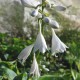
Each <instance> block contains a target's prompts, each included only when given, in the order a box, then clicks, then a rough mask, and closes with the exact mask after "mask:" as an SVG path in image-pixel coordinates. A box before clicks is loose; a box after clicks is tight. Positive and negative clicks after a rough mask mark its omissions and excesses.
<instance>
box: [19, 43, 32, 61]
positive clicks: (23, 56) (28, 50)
mask: <svg viewBox="0 0 80 80" xmlns="http://www.w3.org/2000/svg"><path fill="white" fill-rule="evenodd" d="M32 48H33V44H32V45H30V46H27V47H26V48H25V49H23V50H22V51H21V53H20V54H19V55H18V59H19V61H22V63H24V62H25V60H26V59H27V57H28V56H29V55H30V53H31V50H32Z"/></svg>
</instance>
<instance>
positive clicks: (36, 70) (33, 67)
mask: <svg viewBox="0 0 80 80" xmlns="http://www.w3.org/2000/svg"><path fill="white" fill-rule="evenodd" d="M29 73H30V74H33V76H36V77H39V76H40V72H39V67H38V63H37V61H36V57H35V53H34V57H33V63H32V65H31V69H30V72H29Z"/></svg>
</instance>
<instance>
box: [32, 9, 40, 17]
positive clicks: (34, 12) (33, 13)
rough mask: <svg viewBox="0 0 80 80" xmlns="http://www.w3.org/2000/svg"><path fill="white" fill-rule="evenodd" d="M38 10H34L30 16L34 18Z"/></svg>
mask: <svg viewBox="0 0 80 80" xmlns="http://www.w3.org/2000/svg"><path fill="white" fill-rule="evenodd" d="M38 10H39V8H37V9H36V10H34V11H32V13H31V16H33V17H35V16H37V15H38Z"/></svg>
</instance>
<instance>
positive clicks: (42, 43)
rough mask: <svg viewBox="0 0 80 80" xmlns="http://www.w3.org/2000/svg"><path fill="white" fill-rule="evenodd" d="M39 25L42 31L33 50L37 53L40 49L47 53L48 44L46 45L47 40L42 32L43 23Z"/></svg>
mask: <svg viewBox="0 0 80 80" xmlns="http://www.w3.org/2000/svg"><path fill="white" fill-rule="evenodd" d="M39 27H40V31H39V33H38V35H37V38H36V41H35V44H34V49H33V52H34V53H35V52H36V51H37V50H39V51H40V52H42V53H45V52H46V49H47V45H46V41H45V39H44V36H43V35H42V32H41V24H40V26H39Z"/></svg>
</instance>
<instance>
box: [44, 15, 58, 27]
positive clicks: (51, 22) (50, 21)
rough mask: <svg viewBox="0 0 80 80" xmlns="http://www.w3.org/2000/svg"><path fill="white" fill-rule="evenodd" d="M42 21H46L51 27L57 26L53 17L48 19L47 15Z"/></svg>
mask: <svg viewBox="0 0 80 80" xmlns="http://www.w3.org/2000/svg"><path fill="white" fill-rule="evenodd" d="M43 21H44V22H45V23H48V24H49V25H50V26H51V27H52V28H59V24H58V22H57V21H55V20H53V19H50V18H49V17H45V18H44V19H43Z"/></svg>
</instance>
